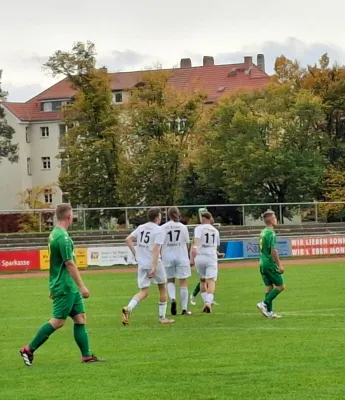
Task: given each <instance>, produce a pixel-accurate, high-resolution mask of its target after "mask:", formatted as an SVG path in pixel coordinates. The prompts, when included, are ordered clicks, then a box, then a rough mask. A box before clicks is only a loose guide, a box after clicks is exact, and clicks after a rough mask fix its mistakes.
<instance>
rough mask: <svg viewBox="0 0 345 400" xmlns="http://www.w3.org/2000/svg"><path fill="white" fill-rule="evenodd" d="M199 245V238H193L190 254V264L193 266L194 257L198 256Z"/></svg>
mask: <svg viewBox="0 0 345 400" xmlns="http://www.w3.org/2000/svg"><path fill="white" fill-rule="evenodd" d="M199 244H200V238H194V243H193V246H192V249H191V252H190V263H191V265H194V263H195V257H196V256H197V255H198V246H199Z"/></svg>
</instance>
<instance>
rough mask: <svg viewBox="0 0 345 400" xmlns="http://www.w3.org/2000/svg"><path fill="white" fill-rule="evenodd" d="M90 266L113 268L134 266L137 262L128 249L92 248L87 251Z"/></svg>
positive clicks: (123, 247) (122, 247)
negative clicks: (115, 266)
mask: <svg viewBox="0 0 345 400" xmlns="http://www.w3.org/2000/svg"><path fill="white" fill-rule="evenodd" d="M87 262H88V265H90V266H91V265H97V266H99V267H111V266H113V265H133V264H136V261H135V259H134V257H133V254H132V253H131V251H130V250H129V248H128V247H125V246H120V247H115V246H114V247H92V248H89V249H87Z"/></svg>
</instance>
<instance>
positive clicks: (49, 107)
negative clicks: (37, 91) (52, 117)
mask: <svg viewBox="0 0 345 400" xmlns="http://www.w3.org/2000/svg"><path fill="white" fill-rule="evenodd" d="M67 104H70V102H69V101H67V100H56V101H42V102H41V111H43V112H51V111H55V112H56V111H60V110H61V107H64V106H66V105H67Z"/></svg>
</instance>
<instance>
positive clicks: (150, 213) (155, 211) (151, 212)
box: [147, 208, 161, 222]
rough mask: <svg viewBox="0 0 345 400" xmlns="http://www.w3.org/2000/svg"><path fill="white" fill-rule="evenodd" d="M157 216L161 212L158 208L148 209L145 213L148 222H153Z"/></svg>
mask: <svg viewBox="0 0 345 400" xmlns="http://www.w3.org/2000/svg"><path fill="white" fill-rule="evenodd" d="M159 214H161V210H160V209H159V208H150V209H149V211H148V212H147V219H148V220H149V221H150V222H153V221H154V220H155V219H156V218H158V217H159Z"/></svg>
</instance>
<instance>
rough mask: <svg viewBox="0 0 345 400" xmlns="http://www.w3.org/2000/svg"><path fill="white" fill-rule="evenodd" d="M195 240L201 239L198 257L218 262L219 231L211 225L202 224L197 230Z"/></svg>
mask: <svg viewBox="0 0 345 400" xmlns="http://www.w3.org/2000/svg"><path fill="white" fill-rule="evenodd" d="M194 238H195V239H200V241H199V245H198V255H200V256H201V255H203V256H207V257H210V258H212V259H213V260H215V261H217V258H218V257H217V248H218V246H220V237H219V231H218V230H217V229H216V228H215V227H214V226H212V225H211V224H202V225H199V226H197V227H196V228H195V230H194Z"/></svg>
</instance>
